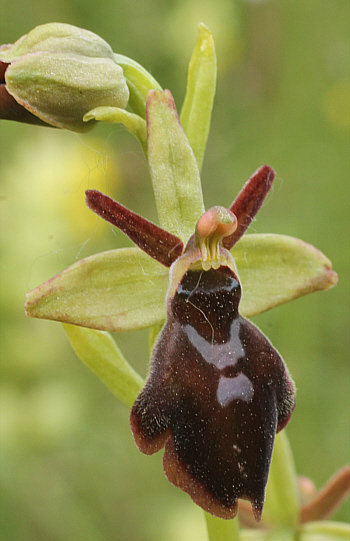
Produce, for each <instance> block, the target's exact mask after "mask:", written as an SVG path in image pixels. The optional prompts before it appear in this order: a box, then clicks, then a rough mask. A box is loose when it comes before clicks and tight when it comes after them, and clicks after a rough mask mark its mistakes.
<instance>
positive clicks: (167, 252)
mask: <svg viewBox="0 0 350 541" xmlns="http://www.w3.org/2000/svg"><path fill="white" fill-rule="evenodd" d="M85 194H86V204H87V206H88V207H89V208H90V209H91V210H92V211H94V212H96V214H98V216H100V217H101V218H103V219H104V220H107V222H110V223H111V224H113V225H115V226H116V227H118V228H119V229H121V230H122V231H123V233H125V234H126V235H127V236H128V237H129V238H130V239H131V240H132V241H133V242H134V243H135V244H136V245H137V246H138V247H139V248H141V250H143V251H144V252H146V254H148V255H149V256H151V257H153V258H154V259H156V260H157V261H159V263H162V265H165V266H166V267H170V266H171V264H172V263H173V262H174V261H175V260H176V259H177V258H178V257H179V256H180V255H181V254H182V251H183V243H182V241H181V239H179V238H178V237H176V236H175V235H172V234H171V233H169V232H168V231H165V230H164V229H161V228H160V227H158V226H157V225H154V224H152V222H149V221H148V220H146V219H145V218H142V216H139V215H138V214H136V213H135V212H132V211H131V210H128V209H127V208H126V207H123V205H121V204H120V203H117V202H116V201H114V200H113V199H111V198H110V197H108V196H107V195H104V194H102V193H101V192H98V191H97V190H87V191H86V192H85Z"/></svg>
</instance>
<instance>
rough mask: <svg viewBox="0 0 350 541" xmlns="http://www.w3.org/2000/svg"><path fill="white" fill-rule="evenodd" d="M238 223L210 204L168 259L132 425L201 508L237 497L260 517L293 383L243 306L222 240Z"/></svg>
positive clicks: (229, 511)
mask: <svg viewBox="0 0 350 541" xmlns="http://www.w3.org/2000/svg"><path fill="white" fill-rule="evenodd" d="M236 228H237V219H236V217H235V216H234V215H233V214H232V212H230V211H229V210H227V209H224V208H222V207H214V208H213V209H210V210H209V211H207V212H206V213H205V214H204V215H203V216H202V217H201V218H200V220H199V222H198V224H197V227H196V233H195V235H194V236H193V237H191V239H190V240H189V242H188V244H187V247H186V249H185V252H184V255H182V256H181V257H180V258H178V259H177V260H176V261H175V262H174V263H173V265H172V267H171V269H170V285H169V290H168V294H167V321H166V323H165V326H164V327H163V330H162V331H161V334H160V336H159V339H158V342H157V344H156V346H155V349H154V353H153V359H152V364H151V369H150V374H149V377H148V380H147V382H146V385H145V387H144V389H143V390H142V391H141V393H140V394H139V396H138V398H137V400H136V401H135V404H134V406H133V408H132V410H131V417H130V425H131V430H132V432H133V435H134V438H135V441H136V444H137V446H138V447H139V449H140V450H141V451H142V452H144V453H146V454H153V453H155V452H156V451H159V450H160V449H161V448H162V447H164V446H165V453H164V459H163V464H164V471H165V474H166V476H167V477H168V479H169V481H170V482H171V483H173V484H174V485H176V486H178V487H180V488H181V489H182V490H184V491H185V492H187V493H188V494H189V495H190V496H191V498H192V499H193V500H194V501H195V503H197V504H198V505H199V506H201V507H202V508H203V509H204V510H205V511H207V512H209V513H211V514H213V515H215V516H218V517H222V518H226V519H229V518H233V517H234V516H235V515H236V513H237V507H238V502H237V500H238V498H243V499H247V500H249V501H250V502H251V504H252V508H253V513H254V516H255V519H256V520H257V521H258V520H260V518H261V513H262V509H263V505H264V499H265V489H266V483H267V478H268V473H269V468H270V461H271V455H272V450H273V444H274V438H275V434H276V432H278V431H279V430H281V429H282V428H283V427H284V426H285V425H286V424H287V422H288V420H289V418H290V416H291V413H292V411H293V409H294V405H295V391H294V384H293V382H292V380H291V378H290V376H289V374H288V371H287V369H286V367H285V365H284V362H283V360H282V358H281V357H280V355H279V354H278V352H277V351H276V350H275V349H274V348H273V346H272V345H271V343H270V342H269V341H268V340H267V338H266V337H265V336H264V335H263V334H262V333H261V331H260V330H259V329H258V328H257V327H256V326H255V325H253V324H252V323H250V322H249V321H248V320H246V319H244V318H243V317H242V316H240V314H239V302H240V299H241V286H240V283H239V280H238V277H237V271H236V268H235V264H234V261H233V259H232V256H231V254H230V252H229V251H228V250H227V249H225V248H224V247H223V242H222V240H223V239H224V238H226V237H228V236H232V235H233V233H234V231H235V230H236Z"/></svg>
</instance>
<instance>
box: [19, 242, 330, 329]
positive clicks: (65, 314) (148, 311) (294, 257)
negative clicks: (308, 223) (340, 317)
mask: <svg viewBox="0 0 350 541" xmlns="http://www.w3.org/2000/svg"><path fill="white" fill-rule="evenodd" d="M232 253H233V255H234V257H235V261H236V265H237V268H238V273H239V276H240V279H241V282H242V285H243V298H242V301H241V304H240V313H241V314H242V315H243V316H245V317H251V316H254V315H256V314H259V313H260V312H264V311H265V310H269V309H270V308H273V307H274V306H277V305H279V304H282V303H284V302H288V301H290V300H292V299H295V298H297V297H300V296H301V295H305V294H307V293H311V292H312V291H316V290H318V289H329V288H330V287H332V286H334V285H335V284H336V280H337V275H336V273H335V272H333V271H332V266H331V263H330V261H329V260H328V259H327V258H326V257H325V256H324V255H323V254H322V253H321V252H319V251H318V250H316V248H314V247H313V246H311V245H309V244H307V243H305V242H302V241H300V240H298V239H294V238H292V237H286V236H283V235H246V236H244V237H243V238H242V239H241V240H240V241H239V242H238V243H237V244H236V245H235V248H234V249H233V250H232ZM168 283H169V271H168V269H167V268H166V267H164V266H163V265H161V264H160V263H158V262H157V261H155V260H154V259H152V258H150V257H149V256H147V255H146V254H144V253H143V252H141V250H139V249H137V248H124V249H119V250H111V251H109V252H102V253H100V254H96V255H93V256H90V257H87V258H86V259H83V260H82V261H79V262H78V263H75V264H74V265H72V266H70V267H68V269H66V270H64V271H62V272H61V273H59V274H57V275H56V276H54V277H53V278H51V280H49V281H48V282H45V283H44V284H42V285H40V286H39V287H37V288H36V289H34V290H33V291H30V292H29V293H28V294H27V300H26V312H27V315H28V316H31V317H38V318H44V319H53V320H56V321H62V322H67V323H73V324H76V325H83V326H86V327H91V328H95V329H100V330H105V331H128V330H136V329H142V328H146V327H151V326H152V325H156V324H162V322H163V321H164V320H165V318H166V307H165V295H166V292H167V289H168Z"/></svg>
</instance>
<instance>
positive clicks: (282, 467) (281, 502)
mask: <svg viewBox="0 0 350 541" xmlns="http://www.w3.org/2000/svg"><path fill="white" fill-rule="evenodd" d="M263 520H264V522H265V523H268V524H270V525H273V526H274V527H277V528H278V527H279V528H280V527H287V528H288V527H289V528H293V527H296V526H297V524H298V521H299V497H298V485H297V474H296V470H295V466H294V460H293V455H292V451H291V448H290V445H289V441H288V438H287V435H286V433H285V431H282V432H279V433H278V434H277V435H276V439H275V446H274V449H273V453H272V461H271V467H270V474H269V479H268V482H267V488H266V500H265V505H264V511H263Z"/></svg>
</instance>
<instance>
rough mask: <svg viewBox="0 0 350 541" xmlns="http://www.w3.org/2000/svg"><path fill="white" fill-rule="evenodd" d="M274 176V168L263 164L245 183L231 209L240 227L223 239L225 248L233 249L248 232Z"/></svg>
mask: <svg viewBox="0 0 350 541" xmlns="http://www.w3.org/2000/svg"><path fill="white" fill-rule="evenodd" d="M274 178H275V172H274V170H273V169H272V168H271V167H269V166H268V165H263V166H262V167H260V169H258V170H257V171H256V173H254V175H253V176H252V177H251V178H250V179H249V180H248V181H247V182H246V183H245V185H244V186H243V188H242V190H241V191H240V193H239V194H238V196H237V197H236V199H235V200H234V202H233V203H232V205H231V206H230V209H229V210H230V211H231V212H233V214H235V216H236V217H237V221H238V227H237V229H236V231H235V232H234V233H233V234H232V235H231V236H229V237H226V238H224V239H223V241H222V245H223V246H224V248H226V249H227V250H231V248H232V247H233V246H234V245H235V244H236V242H237V241H238V240H239V239H240V238H241V236H242V235H243V234H244V233H245V232H246V230H247V229H248V227H249V226H250V224H251V222H252V220H253V219H254V217H255V215H256V214H257V212H258V210H259V209H260V207H261V205H262V204H263V202H264V199H265V197H266V196H267V194H268V192H269V190H270V188H271V186H272V183H273V180H274Z"/></svg>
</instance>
